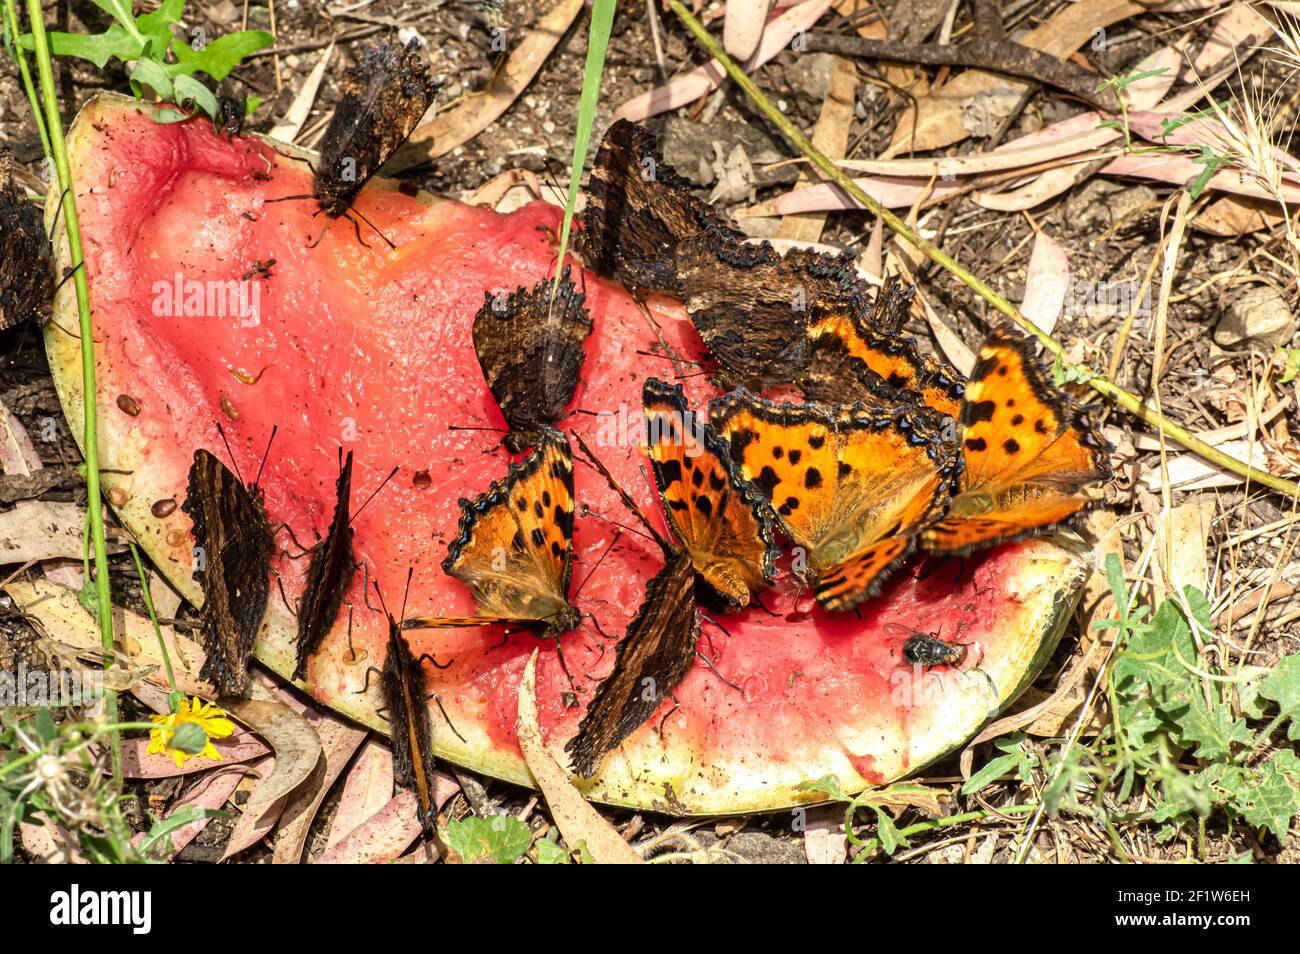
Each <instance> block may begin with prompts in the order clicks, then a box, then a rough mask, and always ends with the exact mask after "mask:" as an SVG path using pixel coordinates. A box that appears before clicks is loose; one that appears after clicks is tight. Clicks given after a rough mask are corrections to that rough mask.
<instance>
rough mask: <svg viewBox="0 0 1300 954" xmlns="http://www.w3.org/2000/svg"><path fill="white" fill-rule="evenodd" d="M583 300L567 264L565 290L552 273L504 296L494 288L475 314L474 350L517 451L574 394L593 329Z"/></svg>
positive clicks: (509, 443) (555, 417)
mask: <svg viewBox="0 0 1300 954" xmlns="http://www.w3.org/2000/svg"><path fill="white" fill-rule="evenodd" d="M583 300H584V296H583V294H582V292H580V291H578V290H577V289H576V288H575V287H574V285H573V282H572V280H571V279H570V278H569V266H567V265H566V266H565V267H564V273H563V274H562V275H561V276H560V282H559V287H558V288H557V287H556V284H555V282H553V281H550V280H549V279H548V280H546V281H542V282H538V283H537V284H536V285H535V286H533V288H532V290H531V291H529V290H528V289H526V288H519V289H518V290H517V291H515V292H512V293H511V294H510V295H509V296H508V297H506V298H504V299H501V298H498V297H495V296H494V295H493V294H492V293H491V292H488V293H486V295H485V300H484V302H483V307H482V308H480V309H479V311H478V314H477V315H475V316H474V352H475V354H476V355H477V356H478V362H479V366H480V367H481V368H482V369H483V377H484V378H485V379H486V380H487V383H488V387H489V388H490V389H491V391H492V396H493V397H494V398H496V401H497V406H498V407H500V408H501V414H502V416H503V417H504V418H505V419H506V424H507V425H509V427H510V433H509V435H507V437H506V447H507V448H508V449H509V450H510V451H511V452H512V453H519V452H520V451H521V450H523V449H524V448H525V447H531V446H532V445H533V444H535V443H537V438H538V435H539V434H540V433H541V432H542V429H543V428H546V427H550V426H552V425H554V424H555V423H556V422H558V421H559V420H560V418H561V417H562V416H563V415H564V408H565V407H566V406H567V405H568V403H569V402H570V401H571V400H573V392H574V390H575V389H576V388H577V386H578V373H579V371H580V370H581V369H582V362H583V359H584V358H585V357H586V353H585V352H584V351H583V342H584V341H586V340H587V337H588V336H589V335H590V334H591V328H592V325H591V316H590V315H589V314H588V313H587V309H586V308H585V307H584V305H583Z"/></svg>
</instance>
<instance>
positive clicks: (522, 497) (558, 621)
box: [401, 428, 582, 663]
mask: <svg viewBox="0 0 1300 954" xmlns="http://www.w3.org/2000/svg"><path fill="white" fill-rule="evenodd" d="M573 506H574V501H573V454H572V451H571V450H570V448H569V441H568V439H567V438H566V437H565V436H564V435H563V434H561V433H560V432H559V431H557V430H554V429H553V428H546V429H544V430H543V431H542V432H541V437H540V438H539V439H538V441H537V446H536V447H534V448H533V450H532V451H531V452H530V453H529V454H528V456H527V457H525V458H523V459H522V460H520V461H519V462H518V463H515V464H511V465H510V469H509V470H508V471H507V473H506V476H505V477H503V478H502V479H500V480H498V481H496V482H495V483H493V484H492V486H491V487H489V488H488V489H487V490H486V491H485V492H484V493H482V494H480V495H479V496H478V497H476V498H475V499H473V500H464V499H462V500H461V501H460V508H461V515H460V527H459V532H458V535H457V537H456V539H455V540H454V541H452V544H451V547H450V548H449V550H448V553H447V558H446V559H445V560H443V563H442V568H443V571H444V572H446V573H447V574H448V575H449V576H453V577H455V578H456V579H458V580H460V581H461V582H462V583H464V584H465V585H466V586H468V587H469V589H470V592H471V593H473V595H474V602H475V603H476V604H477V608H478V615H477V616H420V617H412V618H409V619H404V620H402V622H401V627H402V629H404V630H408V629H441V628H443V627H461V626H493V625H498V624H506V625H513V626H515V627H516V628H518V629H530V630H533V631H534V632H536V633H537V634H538V635H539V636H543V637H547V638H551V639H558V638H559V637H560V636H563V635H564V634H565V633H567V632H569V631H571V630H573V629H575V628H576V627H577V626H578V624H579V622H580V621H581V620H582V614H581V613H580V612H579V610H578V608H577V607H576V606H574V605H573V604H572V603H571V602H570V601H569V595H568V594H569V580H570V577H571V576H572V571H573ZM561 663H563V656H561Z"/></svg>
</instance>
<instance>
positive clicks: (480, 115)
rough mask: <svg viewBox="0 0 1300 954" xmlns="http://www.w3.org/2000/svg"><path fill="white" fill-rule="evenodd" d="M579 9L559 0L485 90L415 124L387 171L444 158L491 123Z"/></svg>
mask: <svg viewBox="0 0 1300 954" xmlns="http://www.w3.org/2000/svg"><path fill="white" fill-rule="evenodd" d="M582 6H583V0H560V2H559V3H557V4H556V5H555V6H554V7H553V8H552V9H551V10H550V12H548V13H547V14H546V15H545V16H543V17H542V18H541V19H540V20H539V21H538V22H537V24H536V25H535V26H534V27H533V28H532V29H530V30H529V31H528V32H527V33H526V34H524V38H523V39H522V40H520V41H519V45H518V46H516V47H515V48H514V50H512V51H511V53H510V56H509V57H508V58H507V59H506V62H505V65H504V66H502V67H501V69H499V70H498V71H497V72H496V73H495V74H494V75H493V77H492V79H491V81H490V82H489V83H488V85H487V87H486V88H485V89H483V90H480V91H478V92H477V93H474V94H472V95H471V96H470V97H469V98H468V99H467V100H466V101H465V102H463V103H461V104H460V105H459V106H455V107H453V108H451V109H449V110H447V111H446V112H444V113H439V114H438V115H435V116H434V117H433V118H432V119H430V120H428V121H426V122H423V123H421V124H420V125H419V126H416V127H415V131H414V132H412V133H411V137H410V139H409V140H408V141H407V143H406V145H405V146H403V147H402V148H401V149H400V150H399V151H398V152H397V154H396V155H395V156H393V158H392V159H391V160H389V162H388V164H387V167H388V169H389V170H390V171H400V170H402V169H407V168H410V167H411V166H413V165H416V164H418V163H420V162H423V161H424V160H426V159H434V158H437V157H438V156H445V155H446V154H447V153H449V152H451V151H452V150H453V149H455V148H456V147H457V146H459V145H462V144H463V143H466V142H469V141H470V140H471V139H473V138H474V137H475V136H477V135H478V134H479V133H481V132H482V131H483V130H484V129H487V127H488V126H490V125H492V123H494V122H495V121H496V120H497V118H498V117H499V116H500V115H501V114H502V113H504V112H505V111H506V110H507V109H509V108H510V106H511V104H512V103H514V101H515V99H516V98H518V96H519V94H520V93H522V92H523V91H524V89H525V88H526V87H527V86H528V84H529V83H531V82H532V81H533V77H534V76H536V75H537V71H538V70H540V69H541V68H542V65H543V64H544V63H545V62H546V61H547V59H549V58H550V55H551V53H552V51H554V49H555V47H556V44H558V43H559V42H560V40H561V39H563V37H564V35H565V33H567V32H568V30H569V27H570V26H571V25H572V24H573V21H574V20H575V19H576V18H577V16H578V13H579V12H580V11H581V10H582Z"/></svg>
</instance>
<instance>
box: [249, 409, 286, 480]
mask: <svg viewBox="0 0 1300 954" xmlns="http://www.w3.org/2000/svg"><path fill="white" fill-rule="evenodd" d="M279 430H280V425H279V424H275V425H273V426H272V427H271V437H270V439H269V440H268V441H267V442H266V450H264V451H262V463H261V464H259V465H258V467H257V477H256V479H254V481H253V486H254V487H257V486H260V485H261V483H262V470H263V469H264V468H265V467H266V459H267V457H269V456H270V455H271V443H272V441H274V440H275V435H276V432H277V431H279Z"/></svg>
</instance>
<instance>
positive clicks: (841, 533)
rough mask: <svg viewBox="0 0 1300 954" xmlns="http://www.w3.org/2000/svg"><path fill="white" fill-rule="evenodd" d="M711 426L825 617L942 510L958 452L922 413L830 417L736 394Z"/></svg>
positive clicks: (810, 407) (883, 569) (863, 589)
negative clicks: (798, 562)
mask: <svg viewBox="0 0 1300 954" xmlns="http://www.w3.org/2000/svg"><path fill="white" fill-rule="evenodd" d="M710 418H711V420H712V422H713V425H714V427H715V428H717V430H718V432H719V434H720V435H721V436H722V437H723V438H724V439H725V440H726V441H727V443H728V446H729V452H730V454H731V457H732V460H733V461H735V463H736V464H737V466H739V468H740V471H741V474H742V475H743V476H744V477H746V478H747V479H749V480H751V481H752V482H753V483H754V485H755V486H756V487H758V489H759V492H760V493H762V494H763V496H764V497H765V499H767V500H768V501H769V504H770V506H771V507H772V509H773V511H774V513H775V514H776V518H777V520H778V522H779V523H780V525H781V528H782V530H783V531H784V532H785V534H786V536H788V537H789V538H790V540H791V542H792V543H794V545H795V546H796V547H798V548H800V549H801V551H802V558H803V561H804V562H805V563H806V569H805V572H804V576H805V577H807V578H809V579H811V580H812V581H813V583H814V587H815V592H816V596H817V600H818V602H819V603H821V605H822V606H823V607H824V608H825V609H828V610H832V611H834V610H842V609H848V608H850V607H852V606H854V605H855V604H857V603H859V602H861V601H862V600H864V599H866V598H867V597H868V596H870V595H872V594H873V593H874V592H875V591H876V590H877V588H878V586H879V584H880V583H881V582H882V581H883V580H884V579H885V577H886V576H887V575H888V574H889V573H890V572H891V571H892V570H893V568H894V567H895V566H896V565H897V564H898V563H899V562H900V561H901V560H902V559H903V558H904V557H906V556H907V555H908V553H909V552H910V551H911V549H912V546H913V543H914V541H915V537H916V535H917V534H918V533H919V532H920V531H921V528H922V527H923V526H925V525H926V524H928V523H930V522H932V521H933V520H934V519H936V518H937V517H939V516H941V515H942V514H943V513H944V511H945V509H946V507H947V504H948V497H949V494H950V490H951V486H952V480H953V477H954V474H955V472H956V468H957V453H956V450H955V448H954V447H953V445H952V443H951V442H950V441H947V440H945V439H944V432H943V423H942V418H940V417H939V416H938V415H937V414H935V413H934V412H932V411H930V410H929V409H927V408H924V407H921V406H919V405H903V406H900V407H896V408H893V409H876V408H868V407H865V406H862V405H849V406H845V407H839V408H834V409H832V408H827V407H824V406H822V405H817V404H776V403H773V402H771V401H766V400H763V399H761V398H757V397H755V396H754V395H752V394H749V393H748V392H745V391H734V392H732V393H730V394H727V395H724V396H723V397H721V398H717V399H715V400H714V402H713V404H712V405H711V406H710ZM797 556H799V555H798V554H797Z"/></svg>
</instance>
